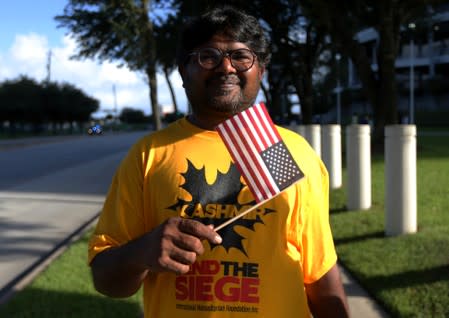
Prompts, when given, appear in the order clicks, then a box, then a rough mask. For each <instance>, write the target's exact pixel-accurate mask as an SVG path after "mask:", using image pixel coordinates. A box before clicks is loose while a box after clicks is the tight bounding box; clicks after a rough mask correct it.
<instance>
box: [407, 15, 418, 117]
mask: <svg viewBox="0 0 449 318" xmlns="http://www.w3.org/2000/svg"><path fill="white" fill-rule="evenodd" d="M408 28H409V29H410V31H411V32H410V105H409V107H410V109H409V124H411V125H413V124H414V123H415V74H414V71H415V53H414V50H415V43H414V38H413V31H414V30H415V28H416V25H415V24H414V23H409V25H408Z"/></svg>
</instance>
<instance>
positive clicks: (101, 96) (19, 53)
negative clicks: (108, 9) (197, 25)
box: [0, 0, 187, 116]
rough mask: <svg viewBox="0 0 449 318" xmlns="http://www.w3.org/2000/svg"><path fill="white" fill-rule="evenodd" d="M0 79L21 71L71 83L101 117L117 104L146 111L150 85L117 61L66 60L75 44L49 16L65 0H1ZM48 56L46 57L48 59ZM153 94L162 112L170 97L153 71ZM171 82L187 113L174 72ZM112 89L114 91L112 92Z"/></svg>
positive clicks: (57, 11) (60, 9)
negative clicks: (97, 104)
mask: <svg viewBox="0 0 449 318" xmlns="http://www.w3.org/2000/svg"><path fill="white" fill-rule="evenodd" d="M0 3H1V10H0V82H3V81H5V80H14V79H17V78H18V77H19V76H21V75H25V76H27V77H29V78H32V79H34V80H36V81H37V82H41V81H43V80H45V79H46V78H47V76H48V72H47V64H48V61H50V63H49V65H50V72H49V74H50V80H51V81H55V82H58V83H70V84H72V85H74V86H76V87H77V88H79V89H81V90H82V91H83V92H84V93H86V94H87V95H89V96H91V97H93V98H96V99H98V100H99V101H100V110H101V111H100V112H98V113H97V114H95V115H100V116H101V115H103V114H105V113H108V112H112V111H113V110H114V108H115V106H117V110H118V112H120V110H121V109H122V108H123V107H131V108H135V109H140V110H142V111H144V113H145V114H150V113H151V103H150V99H149V88H148V85H147V84H146V82H145V77H144V75H143V74H142V73H138V72H131V71H130V70H128V69H127V68H126V67H122V68H120V67H118V63H110V62H103V63H100V62H99V61H98V60H92V59H87V60H82V61H80V60H71V59H70V56H72V55H74V54H75V53H76V52H77V48H76V43H75V41H74V40H73V39H72V38H71V37H70V34H68V30H67V29H65V28H58V27H57V25H58V24H57V22H56V21H55V20H54V17H55V16H56V15H61V14H63V12H64V7H65V5H66V3H67V1H66V0H44V1H35V0H15V1H8V0H0ZM49 56H50V57H51V58H50V59H49V58H48V57H49ZM157 81H158V98H159V104H160V105H162V108H163V110H165V111H167V110H168V111H169V110H171V109H172V108H171V105H172V101H171V97H170V93H169V90H168V86H167V84H166V81H165V78H164V77H163V75H162V74H158V76H157ZM171 81H172V84H173V85H174V88H175V91H176V92H177V96H176V99H177V102H178V106H179V108H180V110H181V111H183V112H186V109H187V98H186V96H185V94H184V90H183V88H182V82H181V78H180V76H179V74H178V73H177V72H174V73H173V74H172V75H171ZM114 89H115V94H114Z"/></svg>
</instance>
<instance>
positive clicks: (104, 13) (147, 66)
mask: <svg viewBox="0 0 449 318" xmlns="http://www.w3.org/2000/svg"><path fill="white" fill-rule="evenodd" d="M151 9H152V1H150V0H139V1H137V0H101V1H91V0H69V2H68V4H67V5H66V7H65V8H64V13H63V14H62V15H58V16H56V17H55V19H56V21H58V23H59V25H58V26H59V27H64V28H67V29H68V30H69V31H70V34H71V35H72V36H73V37H74V38H75V40H76V42H77V44H78V49H79V51H78V53H77V54H75V55H74V58H98V59H99V60H100V61H104V60H110V61H119V62H120V63H121V65H126V66H127V67H128V68H129V69H131V70H136V71H141V72H143V73H144V74H145V76H146V78H147V80H148V84H149V96H150V101H151V108H152V112H153V114H154V116H153V118H154V126H155V128H156V129H160V128H161V119H160V110H159V104H158V98H157V79H156V41H155V36H154V23H153V21H152V19H151V18H150V13H151Z"/></svg>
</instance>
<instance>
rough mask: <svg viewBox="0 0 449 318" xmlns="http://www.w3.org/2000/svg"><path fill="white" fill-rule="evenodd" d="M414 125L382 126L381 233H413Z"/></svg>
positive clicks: (414, 218) (415, 192) (414, 181)
mask: <svg viewBox="0 0 449 318" xmlns="http://www.w3.org/2000/svg"><path fill="white" fill-rule="evenodd" d="M416 188H417V187H416V126H415V125H391V126H386V127H385V234H386V235H388V236H394V235H401V234H406V233H415V232H416V231H417V189H416Z"/></svg>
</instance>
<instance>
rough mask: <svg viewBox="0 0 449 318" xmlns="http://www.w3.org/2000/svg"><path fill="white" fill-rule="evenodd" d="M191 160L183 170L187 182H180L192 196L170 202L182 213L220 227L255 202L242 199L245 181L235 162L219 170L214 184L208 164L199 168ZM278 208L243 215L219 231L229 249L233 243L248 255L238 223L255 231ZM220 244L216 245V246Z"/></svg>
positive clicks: (263, 209)
mask: <svg viewBox="0 0 449 318" xmlns="http://www.w3.org/2000/svg"><path fill="white" fill-rule="evenodd" d="M187 161H188V168H187V171H186V172H184V173H181V175H182V176H183V177H184V179H185V182H184V183H183V184H182V185H181V186H180V187H181V188H183V189H184V190H186V191H187V192H188V193H190V195H191V196H192V200H191V201H186V200H184V199H181V198H178V202H176V203H175V204H174V205H172V206H169V207H168V209H170V210H174V211H183V213H182V215H185V216H186V217H189V218H191V219H194V220H198V221H200V222H202V223H203V224H206V225H208V224H213V225H214V227H217V226H218V225H220V224H221V223H223V222H225V221H226V220H228V219H229V218H231V217H232V216H233V215H236V214H239V212H242V211H243V210H244V209H246V208H247V207H249V206H252V205H254V204H255V201H254V200H252V201H250V202H243V203H241V202H239V201H238V195H239V193H240V191H241V190H242V189H243V187H244V185H243V184H242V183H241V181H240V172H239V171H238V170H237V168H236V166H235V165H234V164H231V166H230V168H229V170H228V171H227V172H226V173H221V172H220V171H218V170H217V177H216V179H215V181H214V183H213V184H208V183H207V181H206V175H205V167H202V168H201V169H196V168H195V166H194V165H193V164H192V163H191V162H190V161H189V160H187ZM272 212H275V211H274V210H272V209H267V208H262V210H260V209H259V210H258V211H257V213H254V214H253V216H252V217H243V218H240V219H238V220H236V221H235V222H233V223H231V224H230V225H228V226H225V227H224V228H223V229H221V230H220V231H219V234H220V235H221V236H222V238H223V243H222V244H221V246H223V247H224V248H225V249H226V251H229V249H230V248H231V247H234V248H236V249H238V250H240V251H241V252H242V253H243V254H245V255H246V256H248V255H247V253H246V251H245V249H244V247H243V245H242V241H243V240H244V239H245V237H243V236H241V235H240V234H238V233H237V232H236V231H235V227H237V226H243V227H245V228H247V229H250V230H252V231H255V227H254V225H255V224H256V223H261V224H264V222H263V220H262V218H261V216H265V215H266V214H269V213H272ZM215 247H216V246H215V245H213V246H212V249H214V248H215Z"/></svg>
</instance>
